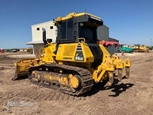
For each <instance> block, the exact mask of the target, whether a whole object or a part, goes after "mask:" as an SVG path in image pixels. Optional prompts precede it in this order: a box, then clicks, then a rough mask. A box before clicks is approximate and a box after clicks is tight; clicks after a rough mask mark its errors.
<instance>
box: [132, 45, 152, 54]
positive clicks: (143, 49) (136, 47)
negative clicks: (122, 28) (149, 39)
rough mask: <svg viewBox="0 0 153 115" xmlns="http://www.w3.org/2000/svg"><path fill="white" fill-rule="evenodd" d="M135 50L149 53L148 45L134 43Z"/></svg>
mask: <svg viewBox="0 0 153 115" xmlns="http://www.w3.org/2000/svg"><path fill="white" fill-rule="evenodd" d="M132 48H133V51H134V52H147V53H149V49H148V48H147V46H146V45H140V44H134V46H133V47H132Z"/></svg>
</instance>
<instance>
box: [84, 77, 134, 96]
mask: <svg viewBox="0 0 153 115" xmlns="http://www.w3.org/2000/svg"><path fill="white" fill-rule="evenodd" d="M123 79H124V78H123ZM106 82H107V81H105V82H102V83H97V84H94V86H93V88H92V90H91V91H89V92H87V93H86V94H84V96H92V95H94V94H96V93H98V92H99V91H104V90H111V91H112V92H113V93H114V94H113V95H108V96H111V97H117V96H119V95H120V94H121V93H122V92H125V91H126V90H127V89H129V88H131V87H132V86H133V85H134V84H132V83H119V81H118V80H117V79H116V78H115V79H114V83H113V85H112V86H111V87H104V85H105V84H106Z"/></svg>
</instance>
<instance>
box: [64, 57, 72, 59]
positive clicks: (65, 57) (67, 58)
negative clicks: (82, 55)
mask: <svg viewBox="0 0 153 115" xmlns="http://www.w3.org/2000/svg"><path fill="white" fill-rule="evenodd" d="M63 59H66V60H72V58H71V57H63Z"/></svg>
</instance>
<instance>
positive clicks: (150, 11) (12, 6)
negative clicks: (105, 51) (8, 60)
mask: <svg viewBox="0 0 153 115" xmlns="http://www.w3.org/2000/svg"><path fill="white" fill-rule="evenodd" d="M85 7H86V11H87V12H89V13H92V14H94V15H97V16H100V17H101V18H102V19H103V21H104V24H105V25H106V26H108V27H109V34H110V37H113V38H116V39H118V40H120V43H126V44H129V45H133V44H135V43H140V44H146V45H150V39H153V0H0V48H14V47H17V48H22V47H29V46H28V45H25V43H26V42H29V41H31V39H32V35H31V34H32V33H31V25H33V24H37V23H41V22H45V21H49V20H52V19H55V18H57V17H58V16H65V15H67V14H68V13H70V12H83V11H85Z"/></svg>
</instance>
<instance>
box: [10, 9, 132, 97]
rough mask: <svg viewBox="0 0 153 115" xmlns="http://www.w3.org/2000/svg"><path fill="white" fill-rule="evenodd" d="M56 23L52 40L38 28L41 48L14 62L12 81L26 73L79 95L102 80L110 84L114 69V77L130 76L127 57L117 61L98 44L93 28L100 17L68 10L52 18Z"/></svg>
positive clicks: (35, 78)
mask: <svg viewBox="0 0 153 115" xmlns="http://www.w3.org/2000/svg"><path fill="white" fill-rule="evenodd" d="M54 25H55V26H57V38H56V43H53V42H52V39H47V38H46V29H45V28H42V39H43V42H44V47H43V48H42V49H41V51H40V57H39V58H35V59H22V60H19V61H18V62H16V63H15V68H16V71H15V76H14V78H12V80H17V79H21V78H22V77H23V76H27V77H28V79H29V80H30V81H31V82H32V83H34V84H37V85H43V86H44V87H48V88H52V89H55V90H59V91H61V92H63V93H66V94H69V95H73V96H79V95H82V94H84V93H86V92H88V91H90V90H91V89H92V87H93V85H94V84H95V83H99V82H103V81H106V84H105V86H104V87H110V86H111V85H112V84H113V81H114V72H115V70H118V80H121V79H122V78H123V76H124V75H123V71H124V70H125V76H126V77H127V78H128V77H129V76H130V66H131V62H130V60H129V58H126V59H125V60H121V59H120V58H119V57H118V56H117V55H116V54H114V55H112V56H111V55H110V53H109V52H108V51H107V49H106V48H105V47H104V46H103V45H102V44H99V43H98V39H97V27H99V26H102V25H103V20H102V19H101V18H100V17H98V16H95V15H92V14H89V13H85V12H83V13H74V12H73V13H70V14H68V15H67V16H65V17H58V18H57V19H56V20H54Z"/></svg>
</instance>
